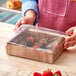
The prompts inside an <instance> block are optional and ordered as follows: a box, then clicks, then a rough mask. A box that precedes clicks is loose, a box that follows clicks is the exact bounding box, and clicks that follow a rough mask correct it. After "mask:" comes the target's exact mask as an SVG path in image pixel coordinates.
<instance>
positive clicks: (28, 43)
mask: <svg viewBox="0 0 76 76" xmlns="http://www.w3.org/2000/svg"><path fill="white" fill-rule="evenodd" d="M34 43H35V40H34V37H32V36H30V37H28V38H27V39H26V42H25V45H26V46H29V47H32V46H33V45H34Z"/></svg>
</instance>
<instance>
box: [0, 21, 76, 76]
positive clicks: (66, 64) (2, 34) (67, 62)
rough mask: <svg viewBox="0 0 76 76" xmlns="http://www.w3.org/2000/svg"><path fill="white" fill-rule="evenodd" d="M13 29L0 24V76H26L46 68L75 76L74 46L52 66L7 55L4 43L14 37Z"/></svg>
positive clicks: (75, 58)
mask: <svg viewBox="0 0 76 76" xmlns="http://www.w3.org/2000/svg"><path fill="white" fill-rule="evenodd" d="M13 29H14V26H12V25H9V24H6V23H1V22H0V76H12V75H14V76H28V74H30V73H31V72H34V71H40V70H45V69H47V68H51V69H53V70H61V71H65V72H67V73H68V75H69V76H76V46H75V47H71V48H68V51H65V52H64V53H63V54H62V55H61V56H60V58H59V59H58V60H57V61H56V62H55V63H54V64H47V63H42V62H38V61H32V60H29V59H24V58H19V57H14V56H10V55H7V54H6V48H5V47H6V42H8V40H9V39H11V38H12V37H13V36H14V35H15V33H14V31H13ZM10 74H11V75H10Z"/></svg>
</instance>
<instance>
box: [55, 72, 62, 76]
mask: <svg viewBox="0 0 76 76" xmlns="http://www.w3.org/2000/svg"><path fill="white" fill-rule="evenodd" d="M54 76H62V74H61V72H60V71H56V72H55V73H54Z"/></svg>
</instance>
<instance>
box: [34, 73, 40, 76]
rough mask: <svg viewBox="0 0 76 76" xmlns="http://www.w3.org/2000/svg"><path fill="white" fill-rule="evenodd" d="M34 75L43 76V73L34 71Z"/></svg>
mask: <svg viewBox="0 0 76 76" xmlns="http://www.w3.org/2000/svg"><path fill="white" fill-rule="evenodd" d="M33 76H41V74H40V73H38V72H34V73H33Z"/></svg>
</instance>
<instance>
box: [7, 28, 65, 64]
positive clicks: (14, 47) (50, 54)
mask: <svg viewBox="0 0 76 76" xmlns="http://www.w3.org/2000/svg"><path fill="white" fill-rule="evenodd" d="M27 29H28V28H27ZM27 29H26V30H24V31H22V32H20V33H19V34H17V36H15V37H14V38H12V39H11V40H10V41H9V42H8V43H7V46H6V51H7V54H9V55H14V56H19V57H24V58H28V59H32V60H37V61H42V62H47V63H53V62H55V61H56V60H57V59H58V57H59V56H60V55H61V54H62V52H63V51H64V49H63V43H64V38H62V37H60V36H55V35H53V34H48V32H47V31H45V32H47V33H45V32H42V30H41V32H40V31H39V30H36V28H35V27H33V28H32V27H30V28H29V29H28V30H27ZM30 29H32V30H33V31H31V30H30ZM29 30H30V31H29ZM34 30H35V31H34ZM30 36H31V37H33V38H34V39H35V43H34V45H33V46H32V47H28V46H25V43H26V39H27V38H28V37H30ZM41 39H46V40H48V45H47V46H46V47H45V48H46V49H45V48H40V47H38V48H39V50H38V48H37V49H34V46H36V45H39V46H40V45H41V43H40V44H39V41H40V40H41ZM29 44H30V43H29ZM35 44H36V45H35Z"/></svg>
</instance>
